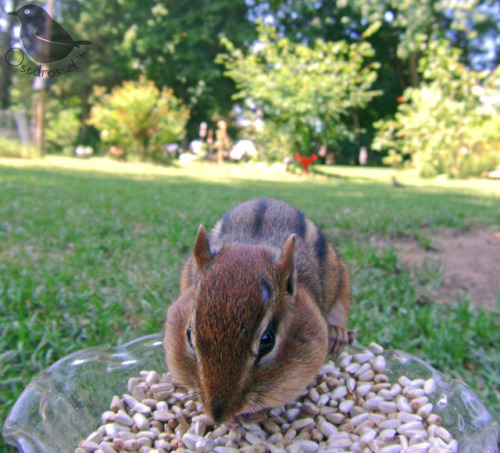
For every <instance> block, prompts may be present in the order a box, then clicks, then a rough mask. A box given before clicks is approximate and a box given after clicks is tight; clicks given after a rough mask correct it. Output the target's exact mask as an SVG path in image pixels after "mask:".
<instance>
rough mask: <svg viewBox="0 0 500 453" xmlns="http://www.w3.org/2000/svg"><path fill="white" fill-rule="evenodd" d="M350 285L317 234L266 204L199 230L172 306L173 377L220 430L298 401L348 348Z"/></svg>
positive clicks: (283, 208) (277, 205) (169, 353)
mask: <svg viewBox="0 0 500 453" xmlns="http://www.w3.org/2000/svg"><path fill="white" fill-rule="evenodd" d="M349 308H350V280H349V273H348V271H347V268H346V266H345V264H344V262H343V261H342V260H341V258H340V257H339V256H338V255H337V253H336V252H335V251H334V249H333V248H332V246H331V245H330V244H329V242H328V241H327V240H326V239H325V237H324V235H323V234H322V233H321V232H320V230H319V229H318V228H317V227H316V226H315V225H314V224H313V223H312V222H311V221H310V220H309V219H307V218H306V217H305V216H304V214H303V213H302V212H301V211H299V210H298V209H296V208H294V207H293V206H291V205H289V204H287V203H285V202H282V201H277V200H271V199H267V198H261V199H258V200H251V201H248V202H246V203H243V204H240V205H238V206H236V207H235V208H234V209H232V210H231V211H229V212H228V213H226V214H225V215H224V216H223V217H222V219H220V220H219V221H218V222H217V223H216V225H215V226H214V228H213V229H212V230H211V231H210V233H207V232H206V230H205V229H204V228H203V226H200V229H199V231H198V235H197V237H196V241H195V245H194V248H193V255H191V257H190V258H189V259H188V261H187V263H186V265H185V266H184V269H183V272H182V275H181V296H180V297H179V299H178V300H177V301H176V302H175V303H174V304H173V305H172V306H171V307H170V308H169V310H168V314H167V323H166V329H165V351H166V358H167V363H168V367H169V371H170V372H171V373H172V375H173V376H174V378H175V379H176V380H177V381H178V382H179V383H180V384H182V385H184V386H186V387H187V388H192V389H196V390H198V391H199V393H200V396H201V398H202V400H203V402H204V406H205V410H206V412H207V414H208V415H209V416H211V417H212V418H213V419H214V420H215V421H216V422H221V421H227V420H229V419H230V418H232V417H233V416H235V415H237V414H241V413H249V412H250V413H251V412H258V411H260V410H263V409H266V408H268V407H273V406H278V405H282V404H285V403H287V402H290V401H293V400H294V399H295V398H296V397H297V396H298V395H299V394H300V393H301V392H302V390H303V389H304V388H305V386H306V385H307V383H308V382H309V381H310V379H312V377H314V375H315V374H316V373H317V371H318V370H319V368H320V367H321V365H322V363H323V361H324V359H325V357H326V355H327V353H328V352H333V353H339V352H340V351H341V350H342V349H343V348H344V346H345V344H346V343H347V341H348V339H349V338H348V331H347V319H348V314H349Z"/></svg>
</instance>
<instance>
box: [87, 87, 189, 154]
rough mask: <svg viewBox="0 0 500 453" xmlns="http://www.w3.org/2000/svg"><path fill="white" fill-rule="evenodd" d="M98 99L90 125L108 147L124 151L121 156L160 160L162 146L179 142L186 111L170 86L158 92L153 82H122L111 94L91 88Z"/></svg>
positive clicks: (187, 112)
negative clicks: (96, 130)
mask: <svg viewBox="0 0 500 453" xmlns="http://www.w3.org/2000/svg"><path fill="white" fill-rule="evenodd" d="M94 95H95V96H96V98H97V101H96V102H95V104H94V106H93V107H92V110H91V112H90V119H89V124H92V125H93V126H94V127H95V128H97V129H98V130H99V131H100V136H101V140H102V141H103V143H105V144H106V145H107V146H116V147H119V148H120V149H122V150H123V151H124V153H123V156H122V157H123V158H130V157H132V158H138V159H141V160H161V159H162V157H163V153H162V145H164V144H166V143H172V142H177V141H179V140H180V139H181V138H182V136H183V135H184V126H185V125H186V122H187V120H188V118H189V110H188V109H187V108H186V107H185V106H184V105H183V104H182V102H181V101H180V100H178V99H177V98H176V97H175V96H174V95H173V92H172V90H171V89H168V88H164V89H163V90H162V91H161V92H160V90H158V88H156V86H155V85H154V83H153V82H150V81H147V80H146V79H145V78H144V77H141V78H140V80H139V81H129V82H124V83H123V85H122V86H119V87H115V88H114V89H113V90H112V92H111V93H110V94H106V93H105V91H104V89H103V88H100V87H97V88H95V90H94Z"/></svg>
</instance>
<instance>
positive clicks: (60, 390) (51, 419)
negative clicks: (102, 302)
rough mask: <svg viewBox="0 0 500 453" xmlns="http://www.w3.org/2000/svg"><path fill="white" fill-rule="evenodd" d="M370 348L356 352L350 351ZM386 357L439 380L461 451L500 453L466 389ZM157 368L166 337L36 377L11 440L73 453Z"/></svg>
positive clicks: (393, 371) (438, 405)
mask: <svg viewBox="0 0 500 453" xmlns="http://www.w3.org/2000/svg"><path fill="white" fill-rule="evenodd" d="M362 349H363V348H361V347H359V346H351V347H349V348H348V352H350V353H354V352H359V350H362ZM384 356H385V358H386V362H387V374H388V375H389V377H391V378H393V379H397V378H398V377H399V376H401V375H405V376H407V377H409V378H410V379H416V378H423V379H428V378H430V377H431V376H432V377H433V378H434V380H435V381H436V386H437V390H436V392H435V393H434V394H433V395H432V396H431V402H432V403H433V404H434V412H435V413H437V414H439V415H440V416H441V417H442V418H443V426H445V427H446V428H447V429H448V430H449V431H450V432H451V433H452V434H453V436H454V438H455V439H457V441H458V443H459V451H460V452H461V453H479V452H481V453H494V452H498V437H499V432H500V430H499V425H498V424H497V422H496V421H495V419H494V418H493V417H492V415H491V414H490V413H489V412H488V411H487V410H486V408H485V407H484V405H483V403H481V401H480V400H479V398H478V397H477V395H476V394H475V393H474V392H473V391H472V390H471V389H470V388H469V387H468V386H467V385H466V384H464V383H462V382H459V381H456V380H453V379H450V378H448V377H446V376H444V375H443V374H441V373H439V372H438V371H436V370H435V369H433V368H432V367H431V366H429V365H427V364H426V363H425V362H423V361H422V360H420V359H418V358H416V357H414V356H411V355H410V354H407V353H405V352H401V351H396V350H388V351H386V352H385V353H384ZM150 369H155V370H157V371H158V372H164V371H166V364H165V357H164V352H163V345H162V335H161V334H157V335H150V336H147V337H143V338H139V339H138V340H135V341H132V342H131V343H128V344H125V345H123V346H119V347H117V348H113V349H104V348H90V349H84V350H82V351H78V352H75V353H74V354H71V355H69V356H67V357H65V358H63V359H61V360H59V361H58V362H56V363H55V364H54V365H52V366H51V367H49V368H48V369H46V370H45V371H43V372H42V373H40V374H39V375H38V376H36V377H35V378H33V380H32V381H31V382H30V384H29V385H28V386H27V387H26V389H25V390H24V392H23V393H22V394H21V396H20V397H19V399H18V400H17V402H16V404H15V405H14V407H13V408H12V410H11V411H10V413H9V416H8V417H7V420H6V421H5V424H4V427H3V432H2V434H3V436H4V439H5V440H6V442H7V443H8V444H10V445H12V446H16V447H17V448H18V449H19V450H21V451H22V452H24V453H34V452H40V453H42V452H44V453H56V452H57V453H59V452H61V453H63V452H64V453H66V452H68V453H70V452H71V453H72V452H74V450H75V447H76V446H77V445H78V442H79V441H80V440H82V439H84V438H86V437H87V436H88V435H89V434H90V433H91V432H92V431H94V430H95V429H96V428H97V427H98V426H99V425H100V424H101V414H102V412H103V411H105V410H107V409H108V408H109V404H110V402H111V398H112V397H113V395H122V394H123V393H125V392H126V390H127V382H128V379H129V378H130V377H133V376H137V375H138V374H139V371H141V370H150Z"/></svg>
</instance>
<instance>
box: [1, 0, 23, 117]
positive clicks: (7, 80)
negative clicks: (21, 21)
mask: <svg viewBox="0 0 500 453" xmlns="http://www.w3.org/2000/svg"><path fill="white" fill-rule="evenodd" d="M18 7H19V1H18V0H14V1H13V2H12V10H11V11H16V10H17V9H18ZM7 9H8V8H7ZM11 11H7V10H6V11H5V12H6V13H7V12H11ZM2 12H3V11H2ZM16 22H17V18H16V17H15V16H11V15H7V28H6V29H5V31H4V32H3V33H2V35H1V43H2V45H1V48H2V49H4V50H3V52H4V57H5V53H6V52H7V51H8V50H9V49H11V48H12V47H13V46H14V44H13V39H12V31H13V29H14V27H15V25H16ZM2 63H5V64H0V108H2V109H6V108H9V107H10V86H11V84H12V67H11V66H10V65H8V64H7V63H6V62H2Z"/></svg>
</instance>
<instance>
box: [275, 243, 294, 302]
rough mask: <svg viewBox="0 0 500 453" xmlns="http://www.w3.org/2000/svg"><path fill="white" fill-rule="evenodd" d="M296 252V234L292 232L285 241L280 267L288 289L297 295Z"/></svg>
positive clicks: (290, 292)
mask: <svg viewBox="0 0 500 453" xmlns="http://www.w3.org/2000/svg"><path fill="white" fill-rule="evenodd" d="M294 253H295V234H291V235H290V236H288V239H287V240H286V242H285V245H284V247H283V252H281V258H280V260H279V263H278V267H279V269H280V271H281V272H280V273H281V278H282V279H283V280H285V282H286V289H287V291H288V293H289V294H291V295H292V296H293V295H295V290H296V286H297V272H296V270H295V260H294ZM283 280H282V281H283Z"/></svg>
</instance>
